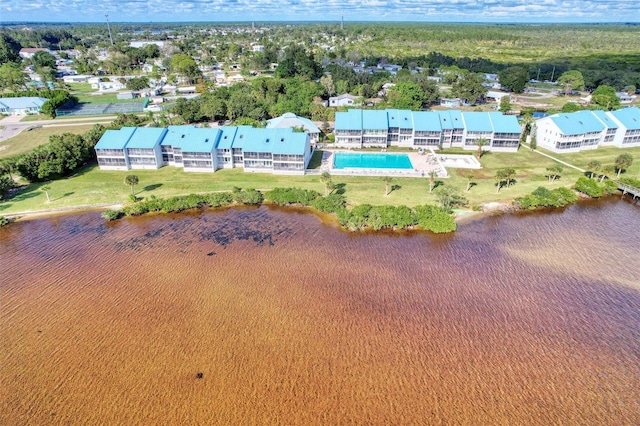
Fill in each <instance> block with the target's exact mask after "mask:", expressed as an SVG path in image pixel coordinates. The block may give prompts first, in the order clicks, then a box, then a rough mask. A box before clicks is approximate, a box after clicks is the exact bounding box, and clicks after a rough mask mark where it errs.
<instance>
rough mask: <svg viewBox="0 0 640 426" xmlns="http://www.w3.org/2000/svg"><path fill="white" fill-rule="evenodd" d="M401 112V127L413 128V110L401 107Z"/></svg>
mask: <svg viewBox="0 0 640 426" xmlns="http://www.w3.org/2000/svg"><path fill="white" fill-rule="evenodd" d="M399 113H400V126H398V127H400V128H401V129H413V111H410V110H408V109H401V110H400V111H399Z"/></svg>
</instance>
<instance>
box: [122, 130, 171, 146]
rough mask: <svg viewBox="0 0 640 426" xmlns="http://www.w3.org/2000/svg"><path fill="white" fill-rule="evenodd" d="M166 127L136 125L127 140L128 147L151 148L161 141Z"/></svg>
mask: <svg viewBox="0 0 640 426" xmlns="http://www.w3.org/2000/svg"><path fill="white" fill-rule="evenodd" d="M166 133H167V129H162V128H159V127H138V128H137V129H136V131H135V132H134V133H133V136H131V138H130V139H129V142H127V149H128V148H141V149H151V148H155V147H156V146H157V145H159V144H160V142H162V138H163V137H164V135H165V134H166Z"/></svg>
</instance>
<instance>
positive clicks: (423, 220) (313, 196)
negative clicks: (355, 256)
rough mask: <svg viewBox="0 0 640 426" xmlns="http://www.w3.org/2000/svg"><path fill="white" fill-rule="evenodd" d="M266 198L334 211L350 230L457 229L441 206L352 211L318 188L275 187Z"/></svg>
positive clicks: (369, 207)
mask: <svg viewBox="0 0 640 426" xmlns="http://www.w3.org/2000/svg"><path fill="white" fill-rule="evenodd" d="M265 198H266V199H267V200H269V201H271V202H273V203H276V204H278V205H281V206H284V205H303V206H311V207H313V208H315V209H316V210H319V211H322V212H326V213H333V214H335V215H336V216H337V218H338V220H339V221H340V224H341V225H342V226H344V227H346V228H348V229H350V230H354V231H355V230H361V229H365V228H371V229H374V230H376V231H377V230H380V229H383V228H393V229H406V228H410V227H413V226H419V227H421V228H423V229H425V230H428V231H432V232H435V233H442V232H452V231H455V229H456V223H455V221H454V220H453V217H452V216H451V215H449V214H448V213H447V212H446V211H444V210H443V209H441V208H440V207H437V206H430V205H425V206H418V207H416V208H414V209H411V208H409V207H407V206H397V207H396V206H372V205H370V204H361V205H359V206H355V207H353V208H352V209H351V210H348V209H347V208H346V200H345V198H344V196H342V195H340V194H330V195H328V196H326V197H323V196H322V195H320V193H318V192H315V191H309V190H305V189H299V188H275V189H273V190H272V191H269V192H267V193H266V194H265Z"/></svg>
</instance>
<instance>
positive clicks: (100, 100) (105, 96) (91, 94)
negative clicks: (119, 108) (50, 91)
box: [69, 83, 140, 104]
mask: <svg viewBox="0 0 640 426" xmlns="http://www.w3.org/2000/svg"><path fill="white" fill-rule="evenodd" d="M69 87H70V88H71V91H70V93H71V94H72V95H73V96H75V97H76V98H78V103H81V104H110V103H125V102H136V101H137V102H140V99H118V97H117V93H116V92H108V93H100V92H98V91H97V90H95V89H93V88H91V84H89V83H70V84H69Z"/></svg>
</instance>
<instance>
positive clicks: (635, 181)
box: [620, 176, 640, 188]
mask: <svg viewBox="0 0 640 426" xmlns="http://www.w3.org/2000/svg"><path fill="white" fill-rule="evenodd" d="M620 182H621V183H624V184H627V185H631V186H634V187H636V188H640V179H636V178H632V177H626V176H625V177H623V178H620Z"/></svg>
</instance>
